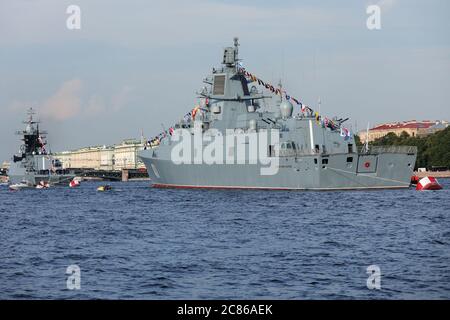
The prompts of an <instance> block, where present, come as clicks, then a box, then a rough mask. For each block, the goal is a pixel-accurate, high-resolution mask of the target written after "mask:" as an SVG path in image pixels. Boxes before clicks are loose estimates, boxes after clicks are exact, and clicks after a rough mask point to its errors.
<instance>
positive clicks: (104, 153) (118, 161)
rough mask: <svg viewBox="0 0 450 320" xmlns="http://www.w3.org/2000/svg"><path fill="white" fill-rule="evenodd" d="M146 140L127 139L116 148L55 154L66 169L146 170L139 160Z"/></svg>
mask: <svg viewBox="0 0 450 320" xmlns="http://www.w3.org/2000/svg"><path fill="white" fill-rule="evenodd" d="M144 144H145V142H144V140H143V139H141V140H140V141H139V140H135V139H127V140H124V141H122V143H120V144H118V145H114V146H96V147H86V148H81V149H77V150H72V151H63V152H59V153H57V154H55V157H56V158H58V159H59V160H60V161H61V163H62V166H63V168H64V169H92V170H122V169H140V168H145V166H144V164H143V163H142V161H141V160H140V159H139V158H138V152H139V151H140V150H143V149H144Z"/></svg>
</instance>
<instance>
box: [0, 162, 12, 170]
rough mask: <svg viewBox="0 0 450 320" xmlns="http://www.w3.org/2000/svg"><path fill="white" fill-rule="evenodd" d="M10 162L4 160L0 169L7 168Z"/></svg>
mask: <svg viewBox="0 0 450 320" xmlns="http://www.w3.org/2000/svg"><path fill="white" fill-rule="evenodd" d="M10 165H11V164H10V163H9V162H7V161H4V162H3V163H2V167H1V168H0V169H2V170H9V166H10Z"/></svg>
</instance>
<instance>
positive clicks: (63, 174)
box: [9, 108, 74, 187]
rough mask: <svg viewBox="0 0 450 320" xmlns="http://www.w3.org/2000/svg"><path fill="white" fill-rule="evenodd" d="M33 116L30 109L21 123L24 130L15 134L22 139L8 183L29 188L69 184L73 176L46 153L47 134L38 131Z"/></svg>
mask: <svg viewBox="0 0 450 320" xmlns="http://www.w3.org/2000/svg"><path fill="white" fill-rule="evenodd" d="M33 114H34V111H33V109H31V108H30V109H29V110H28V119H27V120H25V121H24V122H23V123H24V124H25V125H26V127H25V129H24V130H19V131H17V132H16V134H17V135H19V136H21V137H22V141H23V144H22V145H21V146H20V150H19V153H18V154H15V155H14V156H13V159H12V164H11V167H10V169H9V183H10V184H11V185H20V186H29V187H35V186H48V185H54V184H59V183H69V181H70V180H71V179H72V178H73V177H74V175H71V174H69V172H67V170H63V169H62V165H61V163H60V161H59V160H58V159H55V158H53V157H52V155H51V154H50V153H48V152H47V150H46V148H45V146H46V144H47V142H46V141H45V135H46V134H47V132H45V131H42V130H40V129H39V122H38V121H35V120H33Z"/></svg>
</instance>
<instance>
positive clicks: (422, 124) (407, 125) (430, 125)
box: [358, 120, 449, 143]
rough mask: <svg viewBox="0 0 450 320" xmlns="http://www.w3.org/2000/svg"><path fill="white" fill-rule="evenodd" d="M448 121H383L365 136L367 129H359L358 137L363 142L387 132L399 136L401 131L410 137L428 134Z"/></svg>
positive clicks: (443, 127)
mask: <svg viewBox="0 0 450 320" xmlns="http://www.w3.org/2000/svg"><path fill="white" fill-rule="evenodd" d="M448 125H449V123H448V122H447V121H439V120H438V121H429V120H424V121H416V120H411V121H405V122H393V123H383V124H380V125H377V126H375V127H373V128H371V129H369V132H368V133H369V135H368V136H367V131H366V130H365V131H361V132H359V133H358V136H359V138H360V139H361V142H362V143H365V142H366V140H367V139H368V140H369V142H372V141H374V140H375V139H378V138H381V137H384V136H385V135H387V134H388V133H391V132H392V133H395V134H396V135H397V136H400V135H401V134H402V132H406V133H407V134H409V135H410V136H411V137H417V136H419V137H420V136H426V135H428V134H432V133H435V132H437V131H439V130H443V129H445V128H446V127H448Z"/></svg>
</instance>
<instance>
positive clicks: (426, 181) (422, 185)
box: [416, 177, 442, 190]
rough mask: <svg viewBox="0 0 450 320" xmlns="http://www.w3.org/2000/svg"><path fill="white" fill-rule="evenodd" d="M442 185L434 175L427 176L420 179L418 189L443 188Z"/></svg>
mask: <svg viewBox="0 0 450 320" xmlns="http://www.w3.org/2000/svg"><path fill="white" fill-rule="evenodd" d="M441 189H442V186H441V185H440V184H439V182H438V181H437V179H436V178H434V177H425V178H422V179H420V180H419V182H418V183H417V186H416V190H441Z"/></svg>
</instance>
